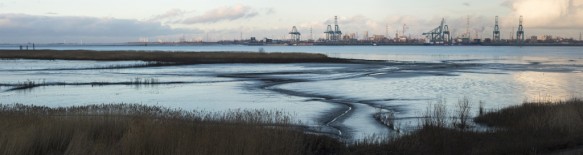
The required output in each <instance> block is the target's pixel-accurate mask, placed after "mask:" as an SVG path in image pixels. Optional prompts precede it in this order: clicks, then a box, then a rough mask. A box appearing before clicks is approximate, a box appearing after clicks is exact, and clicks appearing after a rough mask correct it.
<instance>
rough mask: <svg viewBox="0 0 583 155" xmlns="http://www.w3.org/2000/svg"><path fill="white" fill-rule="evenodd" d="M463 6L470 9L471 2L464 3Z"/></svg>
mask: <svg viewBox="0 0 583 155" xmlns="http://www.w3.org/2000/svg"><path fill="white" fill-rule="evenodd" d="M462 5H464V6H468V7H469V6H471V5H470V3H469V2H464V3H462Z"/></svg>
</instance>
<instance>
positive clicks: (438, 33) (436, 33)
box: [423, 18, 451, 45]
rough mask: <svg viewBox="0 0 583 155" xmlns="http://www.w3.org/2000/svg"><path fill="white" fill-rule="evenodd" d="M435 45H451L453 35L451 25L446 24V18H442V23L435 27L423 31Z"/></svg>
mask: <svg viewBox="0 0 583 155" xmlns="http://www.w3.org/2000/svg"><path fill="white" fill-rule="evenodd" d="M423 35H425V36H426V37H427V38H428V39H429V42H431V43H432V44H434V45H439V44H442V45H449V44H450V43H451V35H450V32H449V27H448V26H447V25H446V24H445V18H443V19H441V24H440V25H439V26H438V27H436V28H435V29H433V30H431V31H429V32H425V33H423Z"/></svg>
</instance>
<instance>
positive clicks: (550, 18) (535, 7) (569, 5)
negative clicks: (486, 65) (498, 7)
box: [503, 0, 583, 29]
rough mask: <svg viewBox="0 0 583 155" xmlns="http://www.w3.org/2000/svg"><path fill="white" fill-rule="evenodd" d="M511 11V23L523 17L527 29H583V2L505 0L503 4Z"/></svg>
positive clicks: (572, 0)
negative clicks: (512, 17)
mask: <svg viewBox="0 0 583 155" xmlns="http://www.w3.org/2000/svg"><path fill="white" fill-rule="evenodd" d="M503 6H507V7H509V8H511V9H512V13H511V16H514V17H515V18H514V19H512V21H506V22H514V23H516V21H517V19H518V16H524V24H525V26H527V27H529V28H544V29H565V28H567V29H579V28H583V20H581V19H583V0H544V1H543V0H507V1H506V2H504V3H503Z"/></svg>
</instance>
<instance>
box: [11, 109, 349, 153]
mask: <svg viewBox="0 0 583 155" xmlns="http://www.w3.org/2000/svg"><path fill="white" fill-rule="evenodd" d="M292 123H293V121H292V120H291V117H290V116H289V115H287V114H285V113H282V112H277V111H264V110H256V111H245V110H234V111H228V112H225V113H211V112H204V111H182V110H172V109H167V108H161V107H157V106H142V105H134V104H110V105H89V106H79V107H65V108H48V107H42V106H26V105H21V104H14V105H2V106H0V131H2V132H0V154H124V155H125V154H333V153H336V152H335V151H340V150H342V148H341V146H343V145H342V144H341V143H340V142H338V141H336V140H335V139H332V138H329V137H326V136H318V135H313V134H304V133H303V131H302V130H301V129H298V128H295V127H294V126H293V124H292Z"/></svg>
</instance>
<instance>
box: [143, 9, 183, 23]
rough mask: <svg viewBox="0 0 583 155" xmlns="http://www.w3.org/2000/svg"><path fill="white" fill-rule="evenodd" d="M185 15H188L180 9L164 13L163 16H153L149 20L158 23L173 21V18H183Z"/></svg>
mask: <svg viewBox="0 0 583 155" xmlns="http://www.w3.org/2000/svg"><path fill="white" fill-rule="evenodd" d="M187 13H188V11H184V10H180V9H172V10H168V11H167V12H165V13H163V14H159V15H154V16H152V17H151V18H150V19H149V20H151V21H160V20H166V19H173V18H178V17H183V16H184V15H186V14H187Z"/></svg>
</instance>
